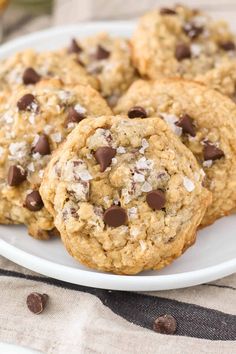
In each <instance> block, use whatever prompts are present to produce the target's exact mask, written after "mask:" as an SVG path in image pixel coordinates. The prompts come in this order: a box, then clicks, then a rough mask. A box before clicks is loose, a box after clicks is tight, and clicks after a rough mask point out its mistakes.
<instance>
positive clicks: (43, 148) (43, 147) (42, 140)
mask: <svg viewBox="0 0 236 354" xmlns="http://www.w3.org/2000/svg"><path fill="white" fill-rule="evenodd" d="M33 152H34V153H35V152H38V153H39V154H40V155H49V154H50V153H51V149H50V144H49V140H48V137H47V135H46V134H42V135H40V137H39V139H38V141H37V143H36V145H35V147H34V149H33Z"/></svg>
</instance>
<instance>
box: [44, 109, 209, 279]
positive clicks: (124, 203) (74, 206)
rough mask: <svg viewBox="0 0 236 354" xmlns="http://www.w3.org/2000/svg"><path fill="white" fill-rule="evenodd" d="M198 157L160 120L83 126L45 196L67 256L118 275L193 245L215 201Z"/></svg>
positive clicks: (57, 157)
mask: <svg viewBox="0 0 236 354" xmlns="http://www.w3.org/2000/svg"><path fill="white" fill-rule="evenodd" d="M203 178H204V173H203V171H202V170H201V168H200V167H199V166H198V164H197V161H196V159H195V158H194V156H193V154H192V153H191V151H190V150H189V149H187V148H186V147H185V146H184V145H183V144H182V143H181V142H180V141H179V139H178V138H177V137H175V136H174V134H173V133H172V132H171V131H170V130H169V128H168V126H167V124H166V123H164V122H162V121H161V120H160V119H156V118H148V119H146V120H142V119H134V120H129V119H127V118H125V117H119V116H115V117H112V116H106V117H100V118H97V119H93V118H88V119H85V120H84V121H82V122H81V123H80V124H79V125H78V126H77V127H76V128H75V129H74V130H73V131H72V133H71V134H70V135H69V136H68V139H67V140H66V141H65V143H64V144H63V145H61V147H60V148H59V149H58V150H57V151H56V152H55V153H54V155H53V157H52V159H51V161H50V163H49V165H48V167H47V169H46V172H45V175H44V179H43V182H42V184H41V188H40V194H41V196H42V198H43V201H44V203H45V206H46V207H47V209H48V210H49V211H50V212H51V214H52V215H53V216H54V218H55V225H56V227H57V228H58V230H59V231H60V233H61V237H62V240H63V242H64V244H65V246H66V248H67V250H68V251H69V253H70V254H71V255H72V256H73V257H75V258H76V259H77V260H79V261H80V262H82V263H83V264H85V265H87V266H89V267H92V268H96V269H99V270H103V271H110V272H114V273H118V274H121V273H122V274H135V273H138V272H140V271H142V270H145V269H159V268H162V267H164V266H166V265H167V264H169V263H171V262H172V261H173V260H174V259H175V258H177V257H178V256H180V255H181V254H182V253H183V252H184V250H185V249H186V248H188V247H189V246H190V245H191V244H192V243H194V240H195V235H196V229H197V227H198V225H199V224H200V222H201V219H202V217H203V215H204V213H205V211H206V208H207V206H208V205H209V203H210V201H211V194H210V193H209V192H208V191H207V190H206V189H205V188H204V187H203V186H202V181H203Z"/></svg>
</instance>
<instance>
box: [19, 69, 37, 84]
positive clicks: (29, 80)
mask: <svg viewBox="0 0 236 354" xmlns="http://www.w3.org/2000/svg"><path fill="white" fill-rule="evenodd" d="M22 79H23V83H24V84H25V85H30V84H33V85H34V84H36V83H37V82H39V81H40V79H41V76H40V75H39V74H38V73H37V71H35V70H34V69H33V68H27V69H25V71H24V73H23V77H22Z"/></svg>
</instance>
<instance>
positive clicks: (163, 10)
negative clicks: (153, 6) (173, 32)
mask: <svg viewBox="0 0 236 354" xmlns="http://www.w3.org/2000/svg"><path fill="white" fill-rule="evenodd" d="M160 14H161V15H176V11H175V10H173V9H169V8H168V7H162V8H161V9H160Z"/></svg>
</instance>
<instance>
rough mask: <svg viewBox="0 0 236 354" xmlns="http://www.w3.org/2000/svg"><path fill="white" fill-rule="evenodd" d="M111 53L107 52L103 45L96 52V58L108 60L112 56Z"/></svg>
mask: <svg viewBox="0 0 236 354" xmlns="http://www.w3.org/2000/svg"><path fill="white" fill-rule="evenodd" d="M110 54H111V53H110V52H109V51H108V50H106V49H105V48H104V47H102V46H101V45H98V46H97V51H96V55H95V58H96V59H97V60H103V59H107V58H109V56H110Z"/></svg>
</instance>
